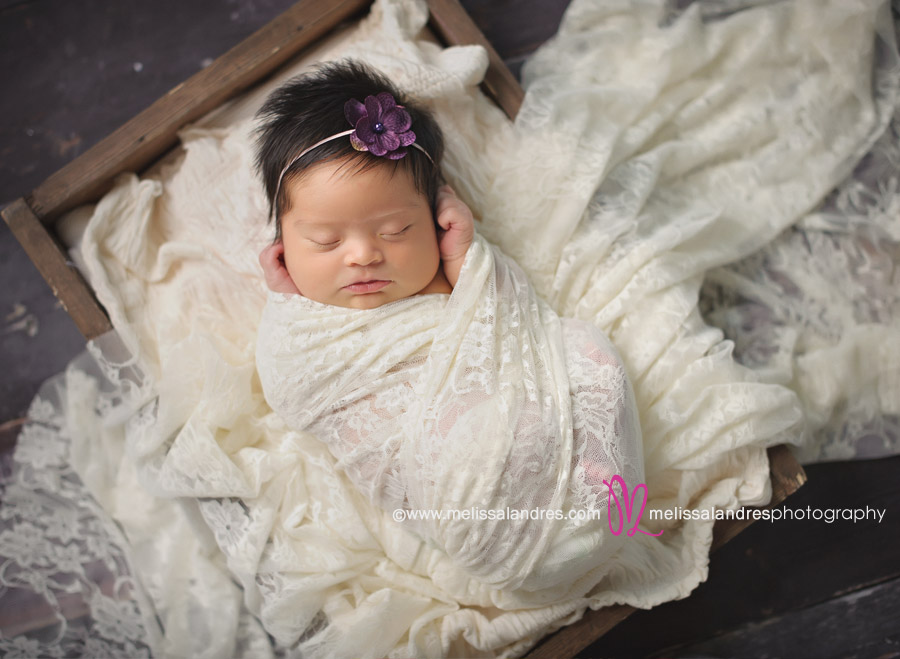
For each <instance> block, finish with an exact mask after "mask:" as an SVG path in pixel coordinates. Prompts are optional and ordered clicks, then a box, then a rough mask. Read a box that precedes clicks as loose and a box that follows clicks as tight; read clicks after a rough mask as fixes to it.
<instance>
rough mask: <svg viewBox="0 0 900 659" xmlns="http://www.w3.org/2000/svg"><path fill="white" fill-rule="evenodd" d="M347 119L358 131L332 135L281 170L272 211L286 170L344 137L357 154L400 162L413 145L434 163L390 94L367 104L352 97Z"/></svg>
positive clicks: (347, 108)
mask: <svg viewBox="0 0 900 659" xmlns="http://www.w3.org/2000/svg"><path fill="white" fill-rule="evenodd" d="M344 116H345V117H347V121H349V122H350V123H351V124H352V125H353V126H355V128H351V129H349V130H345V131H342V132H340V133H335V134H334V135H329V136H328V137H326V138H325V139H321V140H319V141H318V142H316V143H315V144H313V145H312V146H310V147H307V148H305V149H303V151H301V152H300V155H298V156H295V157H294V158H292V159H291V161H290V162H289V163H288V164H287V165H285V166H284V169H282V170H281V174H280V175H279V177H278V185H277V186H276V187H275V196H274V197H273V203H272V210H273V212H274V210H275V206H276V204H277V203H278V195H279V193H280V192H281V181H282V180H283V179H284V175H285V174H287V171H288V170H289V169H290V168H291V167H293V166H294V164H295V163H296V162H297V161H298V160H300V158H302V157H303V156H305V155H306V154H307V153H309V152H310V151H312V150H313V149H316V148H318V147H320V146H322V145H323V144H325V143H326V142H331V141H332V140H336V139H338V138H341V137H344V136H345V135H349V136H350V144H351V145H352V146H353V148H354V149H356V150H357V151H368V152H369V153H371V154H372V155H373V156H379V157H384V158H388V159H389V160H399V159H400V158H403V157H404V156H406V149H407V147H410V146H411V147H413V148H416V149H418V150H419V151H421V152H422V153H424V154H425V157H426V158H428V160H430V161H431V164H432V165H434V164H435V162H434V160H433V159H432V157H431V155H430V154H429V153H428V152H427V151H426V150H425V149H424V148H422V147H421V146H419V145H418V144H416V134H415V133H414V132H412V131H411V130H410V126H412V118H411V117H410V116H409V112H407V111H406V110H405V109H404V108H403V106H402V105H397V102H396V101H395V100H394V97H393V96H391V95H390V94H389V93H387V92H381V93H380V94H378V95H376V96H367V97H366V102H365V103H364V104H363V103H360V102H359V101H357V100H356V99H353V98H351V99H350V100H349V101H347V102H346V103H345V104H344Z"/></svg>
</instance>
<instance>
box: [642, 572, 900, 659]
mask: <svg viewBox="0 0 900 659" xmlns="http://www.w3.org/2000/svg"><path fill="white" fill-rule="evenodd" d="M835 630H839V631H840V633H839V634H835V633H834V632H835ZM773 648H777V649H778V650H777V653H778V656H782V657H817V658H818V659H828V658H832V657H833V658H835V659H838V658H841V659H847V658H849V657H883V658H884V659H888V658H890V657H894V658H896V657H898V656H900V579H893V580H891V581H887V582H884V583H881V584H878V585H875V586H871V587H869V588H864V589H860V590H858V591H855V592H852V593H848V594H846V595H844V596H843V597H839V598H836V599H832V600H829V601H827V602H823V603H821V604H818V605H816V606H813V607H810V608H808V609H804V610H802V611H791V612H789V613H786V614H783V615H779V616H772V617H771V618H769V619H767V620H766V621H764V622H755V623H750V624H746V625H743V626H741V627H740V628H738V629H735V630H732V631H730V632H728V633H726V634H722V635H720V636H717V637H714V638H711V639H708V640H706V641H704V642H702V643H697V644H695V645H691V646H687V647H679V648H669V649H667V650H665V651H663V652H662V654H661V655H660V656H661V657H665V656H672V653H673V652H677V656H696V657H701V656H707V657H734V658H736V659H740V658H744V657H746V658H747V659H756V658H757V657H765V656H773Z"/></svg>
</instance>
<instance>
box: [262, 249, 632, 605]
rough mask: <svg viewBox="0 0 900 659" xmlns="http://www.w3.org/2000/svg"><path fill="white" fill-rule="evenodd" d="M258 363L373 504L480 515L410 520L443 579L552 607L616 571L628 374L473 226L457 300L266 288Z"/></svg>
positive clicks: (628, 471)
mask: <svg viewBox="0 0 900 659" xmlns="http://www.w3.org/2000/svg"><path fill="white" fill-rule="evenodd" d="M256 361H257V369H258V371H259V377H260V381H261V383H262V387H263V391H264V392H265V396H266V401H267V402H268V403H269V405H270V406H271V407H272V409H273V410H274V411H275V412H276V413H278V414H279V415H280V416H281V417H282V418H283V419H284V420H285V421H286V423H287V424H288V426H289V427H290V428H292V429H294V430H297V431H304V430H308V431H310V432H312V433H313V434H315V435H316V436H317V437H319V438H320V439H321V440H323V441H324V442H326V444H327V445H328V447H329V450H330V451H331V453H332V454H333V455H334V456H335V458H336V459H337V463H336V466H337V467H338V468H339V469H341V470H343V471H345V472H346V473H347V475H348V476H349V478H350V481H351V482H352V483H353V485H354V486H355V487H356V488H357V489H358V490H359V491H360V492H362V493H363V494H365V495H366V497H367V498H368V499H369V500H370V501H371V502H372V503H374V504H375V505H377V506H379V507H381V508H382V509H384V510H385V511H387V512H391V513H393V511H398V510H399V511H404V512H409V511H434V512H447V513H450V512H452V511H458V512H462V511H473V510H478V511H483V512H482V513H479V516H477V517H475V518H474V519H473V518H472V517H473V516H472V515H471V514H470V515H469V516H466V517H463V516H461V515H460V516H457V517H456V518H453V517H445V518H444V519H435V518H430V519H429V518H422V517H418V518H416V517H414V516H411V515H408V516H407V517H408V519H407V520H405V521H406V522H407V523H406V526H408V527H410V528H411V529H412V530H413V531H414V532H415V533H416V535H418V536H419V537H421V538H423V539H425V540H427V541H429V542H430V544H431V545H432V546H434V547H436V548H437V549H439V550H440V551H441V552H443V554H446V556H447V558H448V559H449V560H446V561H443V565H442V570H445V571H452V572H453V573H454V574H458V577H457V578H459V579H462V580H465V579H467V578H472V579H473V580H474V581H476V582H478V584H479V587H482V585H487V586H490V587H491V588H494V589H500V588H502V589H504V590H508V591H510V592H513V591H520V590H522V591H528V592H527V593H523V594H522V595H520V598H521V599H522V601H528V600H529V599H531V600H535V599H536V594H535V592H534V591H545V592H543V593H542V594H541V599H542V600H543V601H545V602H546V601H551V600H553V599H556V600H559V599H560V595H559V593H564V594H565V597H566V598H572V597H573V596H581V595H583V594H584V593H585V592H587V591H588V590H589V589H590V588H591V586H593V585H594V583H596V582H597V581H599V580H600V577H602V576H603V574H604V573H605V572H607V571H609V570H610V569H611V568H612V567H613V565H614V562H613V561H612V560H610V558H611V557H612V555H613V554H614V553H615V551H616V550H618V549H620V548H621V546H622V543H623V541H624V540H625V538H626V536H625V535H624V534H621V535H618V536H617V535H614V534H612V533H610V532H609V528H610V527H609V523H610V517H609V511H608V510H607V506H608V503H607V502H608V498H609V496H608V492H607V490H606V486H605V485H604V481H607V482H612V481H613V477H614V476H615V475H619V476H620V477H621V478H623V479H624V480H625V482H626V483H627V484H628V485H630V486H632V487H634V486H637V485H638V484H639V483H642V482H643V477H644V469H643V459H642V456H641V436H640V428H639V426H638V417H637V406H636V404H635V401H634V394H633V393H632V391H631V385H630V383H629V382H628V379H627V377H626V374H625V369H624V365H623V364H622V362H621V360H620V359H619V357H618V355H617V354H616V352H615V349H614V348H613V347H612V346H611V345H610V343H609V341H608V340H607V339H606V338H605V337H604V336H603V333H602V332H601V331H600V330H599V329H597V328H596V327H594V326H592V325H590V324H589V323H585V322H583V321H574V320H571V319H565V320H564V321H562V322H561V321H560V318H559V317H558V316H557V315H556V313H555V312H554V311H553V310H552V309H550V307H549V306H548V305H547V304H546V303H545V302H543V301H541V300H540V299H539V298H538V297H537V296H536V295H535V293H534V290H533V289H532V288H531V286H530V285H529V283H528V280H527V277H526V275H525V273H524V272H522V270H521V269H520V268H519V267H518V266H517V265H516V264H515V263H513V262H512V261H510V260H509V259H507V258H506V257H504V256H503V254H501V253H500V252H498V251H496V248H494V247H492V246H489V245H488V243H487V242H486V241H485V240H484V239H483V238H481V236H479V235H478V234H476V236H475V240H474V242H473V243H472V245H471V246H470V248H469V251H468V252H467V254H466V260H465V263H464V265H463V268H462V272H461V273H460V277H459V281H458V282H457V284H456V286H455V288H454V290H453V293H452V295H449V296H448V295H443V294H436V295H423V296H414V297H411V298H406V299H403V300H398V301H396V302H394V303H391V304H387V305H384V306H382V307H379V308H377V309H365V310H358V309H346V308H342V307H335V306H331V305H327V304H321V303H319V302H315V301H312V300H308V299H306V298H304V297H301V296H299V295H284V294H281V293H270V294H269V300H268V304H267V305H266V307H265V309H264V311H263V315H262V320H261V321H260V328H259V338H258V346H257V353H256ZM620 493H621V492H620ZM511 510H516V511H523V512H525V513H527V515H519V514H516V515H512V514H508V513H507V511H511ZM613 512H614V514H615V516H616V520H615V524H616V526H619V525H621V524H622V523H623V520H619V519H618V512H617V511H616V510H615V508H614V511H613ZM578 515H580V517H579V516H578ZM590 515H593V517H592V518H590V517H589V516H590ZM481 517H483V519H481ZM635 521H636V520H635ZM398 532H401V531H400V529H398ZM552 589H555V590H556V594H555V595H554V594H552V593H551V592H550V591H551V590H552Z"/></svg>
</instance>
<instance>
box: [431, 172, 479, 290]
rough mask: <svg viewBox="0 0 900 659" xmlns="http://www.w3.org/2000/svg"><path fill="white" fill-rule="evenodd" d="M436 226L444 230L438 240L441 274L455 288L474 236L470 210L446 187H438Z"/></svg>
mask: <svg viewBox="0 0 900 659" xmlns="http://www.w3.org/2000/svg"><path fill="white" fill-rule="evenodd" d="M437 223H438V226H440V227H441V229H443V232H442V233H441V235H440V236H439V237H438V245H439V247H440V251H441V261H442V262H443V264H444V275H446V277H447V281H449V282H450V285H451V286H456V281H457V280H458V279H459V271H460V269H462V264H463V261H465V259H466V252H467V251H468V250H469V245H471V244H472V239H473V238H474V236H475V225H474V222H473V218H472V211H470V210H469V207H468V206H466V205H465V204H464V203H463V202H462V200H460V198H459V197H457V196H456V193H455V192H453V189H452V188H451V187H450V186H449V185H444V186H441V189H440V190H438V198H437Z"/></svg>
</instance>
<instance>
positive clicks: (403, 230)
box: [381, 224, 412, 236]
mask: <svg viewBox="0 0 900 659" xmlns="http://www.w3.org/2000/svg"><path fill="white" fill-rule="evenodd" d="M410 228H412V224H409V225H407V226H405V227H403V228H402V229H400V231H397V232H395V233H383V234H381V235H383V236H399V235H401V234H404V233H406V232H407V231H409V229H410Z"/></svg>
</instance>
